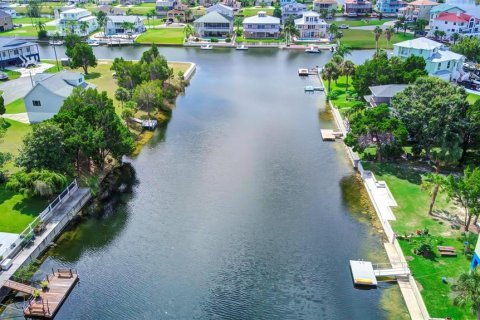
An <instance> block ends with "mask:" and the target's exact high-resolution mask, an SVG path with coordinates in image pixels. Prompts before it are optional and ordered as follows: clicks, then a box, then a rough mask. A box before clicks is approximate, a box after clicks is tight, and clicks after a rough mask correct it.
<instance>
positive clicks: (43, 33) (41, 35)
mask: <svg viewBox="0 0 480 320" xmlns="http://www.w3.org/2000/svg"><path fill="white" fill-rule="evenodd" d="M37 36H38V39H46V38H48V33H47V30H39V31H38V33H37Z"/></svg>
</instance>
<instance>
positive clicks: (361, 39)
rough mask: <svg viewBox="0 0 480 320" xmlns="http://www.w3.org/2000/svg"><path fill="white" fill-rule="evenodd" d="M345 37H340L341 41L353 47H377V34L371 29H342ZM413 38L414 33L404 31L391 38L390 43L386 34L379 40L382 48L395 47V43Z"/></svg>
mask: <svg viewBox="0 0 480 320" xmlns="http://www.w3.org/2000/svg"><path fill="white" fill-rule="evenodd" d="M341 32H343V37H342V38H340V42H341V43H342V44H344V45H346V46H349V47H350V48H351V49H375V35H374V34H373V31H370V30H353V29H348V30H341ZM410 39H413V35H411V34H408V33H407V34H405V35H403V33H401V32H400V33H395V34H394V35H393V36H392V39H390V43H387V38H386V37H385V35H382V36H381V37H380V40H379V42H378V45H379V48H380V49H393V44H394V43H397V42H401V41H405V40H410Z"/></svg>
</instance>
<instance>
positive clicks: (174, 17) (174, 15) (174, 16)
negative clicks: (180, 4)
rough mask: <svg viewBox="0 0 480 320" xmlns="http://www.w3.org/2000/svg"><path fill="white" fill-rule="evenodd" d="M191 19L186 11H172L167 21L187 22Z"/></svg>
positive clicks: (168, 14)
mask: <svg viewBox="0 0 480 320" xmlns="http://www.w3.org/2000/svg"><path fill="white" fill-rule="evenodd" d="M189 18H190V16H189V17H188V18H187V15H186V13H185V11H184V10H178V9H172V10H170V11H168V12H167V20H168V21H170V22H186V21H187V19H189Z"/></svg>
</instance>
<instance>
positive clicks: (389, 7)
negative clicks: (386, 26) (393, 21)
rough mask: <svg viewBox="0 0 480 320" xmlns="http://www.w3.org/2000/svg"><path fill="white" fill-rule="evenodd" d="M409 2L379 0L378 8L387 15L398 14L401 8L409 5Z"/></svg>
mask: <svg viewBox="0 0 480 320" xmlns="http://www.w3.org/2000/svg"><path fill="white" fill-rule="evenodd" d="M407 4H408V3H407V2H406V1H403V0H378V1H377V9H378V11H380V12H381V13H383V14H385V15H395V16H397V15H398V12H399V10H400V9H401V8H403V7H406V6H407Z"/></svg>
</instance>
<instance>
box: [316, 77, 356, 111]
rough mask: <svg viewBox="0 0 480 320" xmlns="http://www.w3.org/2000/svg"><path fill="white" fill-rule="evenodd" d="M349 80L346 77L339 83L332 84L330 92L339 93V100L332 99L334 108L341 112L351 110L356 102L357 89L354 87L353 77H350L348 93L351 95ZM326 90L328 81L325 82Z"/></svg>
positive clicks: (338, 81)
mask: <svg viewBox="0 0 480 320" xmlns="http://www.w3.org/2000/svg"><path fill="white" fill-rule="evenodd" d="M346 82H347V78H346V77H345V76H341V77H339V78H338V80H337V83H335V81H331V82H330V92H337V94H338V95H337V98H336V99H331V101H332V103H333V105H334V106H336V107H337V108H338V109H339V110H341V111H343V112H345V111H347V110H348V109H350V108H351V107H352V106H353V105H354V104H355V103H356V102H357V100H355V99H354V98H353V97H354V96H355V94H356V93H355V88H354V87H353V85H352V77H348V91H349V92H351V94H350V95H348V94H347V90H346V88H347V85H346ZM323 83H324V85H325V87H326V88H328V82H327V81H326V80H324V81H323Z"/></svg>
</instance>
